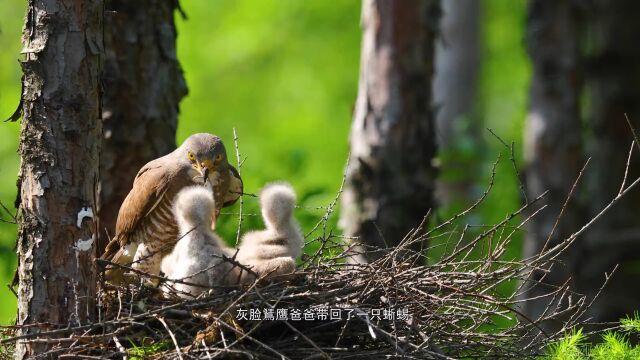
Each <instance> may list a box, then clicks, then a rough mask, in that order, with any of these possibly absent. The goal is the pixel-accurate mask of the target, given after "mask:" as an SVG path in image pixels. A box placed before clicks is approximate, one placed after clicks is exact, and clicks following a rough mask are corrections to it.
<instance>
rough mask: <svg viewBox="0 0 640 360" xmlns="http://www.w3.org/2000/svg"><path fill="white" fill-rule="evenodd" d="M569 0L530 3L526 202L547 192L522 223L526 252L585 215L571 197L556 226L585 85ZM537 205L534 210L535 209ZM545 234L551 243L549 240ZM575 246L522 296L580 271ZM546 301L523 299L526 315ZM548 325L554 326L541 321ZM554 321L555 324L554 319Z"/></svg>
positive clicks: (577, 156)
mask: <svg viewBox="0 0 640 360" xmlns="http://www.w3.org/2000/svg"><path fill="white" fill-rule="evenodd" d="M573 4H574V1H572V0H558V1H546V0H534V1H531V2H530V3H529V8H528V21H527V47H528V51H529V56H530V57H531V62H532V65H533V77H532V80H531V88H530V93H529V101H530V103H529V113H528V116H527V119H526V124H525V132H524V158H525V162H526V170H525V183H526V192H527V197H528V198H529V199H532V198H535V197H537V196H538V195H540V194H542V193H543V192H544V191H547V190H548V191H549V194H548V195H547V197H546V199H545V204H546V205H547V208H546V209H545V210H544V211H542V212H540V213H539V214H538V215H537V216H535V217H533V218H532V220H531V221H529V223H528V224H527V232H526V235H525V243H524V256H525V258H526V257H530V256H534V255H536V254H538V253H539V252H540V251H541V250H542V249H543V247H544V246H545V244H546V248H550V247H553V246H554V245H557V244H558V243H559V242H561V241H562V240H563V239H565V238H567V237H568V236H569V235H571V234H572V233H573V232H574V231H576V230H577V229H578V227H579V225H581V222H582V221H583V219H582V218H581V216H580V215H581V212H580V211H579V208H578V205H577V202H578V201H577V199H576V198H575V197H574V198H573V199H572V200H571V202H569V203H568V206H567V207H566V208H565V210H564V213H563V215H562V218H561V220H560V222H559V223H558V226H557V228H556V229H555V231H554V232H553V235H552V236H551V238H549V234H550V233H551V231H552V229H553V227H554V224H555V223H556V219H557V217H558V215H559V214H560V211H561V209H562V207H563V204H564V203H565V200H566V198H567V196H568V194H569V192H570V191H571V188H572V186H573V184H574V182H575V180H576V178H577V176H578V174H579V172H580V169H581V167H582V165H583V157H582V141H581V125H580V107H579V99H580V92H581V87H582V76H581V69H580V59H581V58H580V53H581V48H580V37H581V28H580V18H579V12H578V11H577V10H578V9H577V8H576V7H575V6H574V5H573ZM540 206H541V205H539V206H535V208H534V209H532V210H531V211H530V213H532V212H533V211H535V210H537V209H539V208H540ZM547 239H549V243H547ZM579 245H580V243H579V242H578V243H577V244H575V245H574V247H572V248H571V249H570V251H567V252H565V253H564V254H563V256H562V257H561V259H560V260H561V262H562V263H561V264H557V265H555V266H554V267H553V271H552V272H550V273H549V274H548V275H547V276H545V277H544V279H543V275H544V273H543V272H542V271H539V272H535V273H534V275H533V277H534V279H532V280H534V281H541V280H542V279H543V280H542V282H544V283H545V284H549V285H551V286H543V285H538V286H533V285H534V284H533V283H532V284H529V285H530V286H533V287H532V288H530V290H529V291H527V292H526V293H525V294H524V297H526V298H532V297H536V296H542V295H543V294H547V293H549V292H551V291H553V289H555V287H557V286H561V285H563V284H564V283H565V282H566V281H567V280H569V279H575V276H579V274H578V272H579V268H578V265H579V263H578V261H579V258H578V257H577V256H576V254H577V249H576V247H578V246H579ZM549 300H550V299H549V298H546V297H545V298H541V299H538V300H536V301H527V302H525V303H524V309H523V310H524V312H525V313H526V314H528V315H529V316H530V317H531V318H534V319H535V318H538V316H540V315H541V314H542V313H543V312H544V311H545V308H546V306H547V305H548V303H549ZM544 325H545V326H548V327H552V326H554V325H553V324H544ZM558 325H559V324H558Z"/></svg>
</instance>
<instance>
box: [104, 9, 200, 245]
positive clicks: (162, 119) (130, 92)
mask: <svg viewBox="0 0 640 360" xmlns="http://www.w3.org/2000/svg"><path fill="white" fill-rule="evenodd" d="M105 7H106V11H107V14H106V15H105V52H106V60H105V72H104V78H103V79H104V87H105V90H104V98H103V106H104V107H103V117H104V139H103V143H102V152H101V154H100V203H99V212H98V213H99V215H100V228H101V231H100V234H99V240H100V241H99V242H98V251H99V252H102V251H103V250H104V247H105V246H106V244H107V236H106V235H107V233H108V234H110V235H113V233H114V229H115V222H116V218H117V216H118V210H119V208H120V204H121V203H122V201H123V200H124V198H125V196H126V195H127V194H128V193H129V190H131V185H132V181H133V178H134V177H135V175H136V173H137V172H138V170H139V169H140V168H141V167H142V165H144V164H146V163H147V162H148V161H150V160H152V159H155V158H157V157H159V156H162V155H165V154H167V153H169V152H171V151H173V150H174V149H175V147H176V139H175V137H176V127H177V118H178V104H179V103H180V100H181V99H182V98H183V97H184V96H185V95H186V94H187V87H186V83H185V81H184V77H183V76H182V69H181V68H180V64H179V63H178V59H177V57H176V36H177V32H176V28H175V25H174V14H175V10H176V9H177V8H178V2H177V1H162V0H140V1H127V0H107V1H106V6H105ZM105 230H106V231H105Z"/></svg>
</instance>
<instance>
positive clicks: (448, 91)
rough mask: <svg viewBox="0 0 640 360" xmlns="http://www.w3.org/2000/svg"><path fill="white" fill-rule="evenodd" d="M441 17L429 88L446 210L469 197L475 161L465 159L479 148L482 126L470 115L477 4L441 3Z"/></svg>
mask: <svg viewBox="0 0 640 360" xmlns="http://www.w3.org/2000/svg"><path fill="white" fill-rule="evenodd" d="M442 14H443V15H442V24H441V26H440V29H441V36H440V40H439V41H437V42H436V50H435V51H436V62H435V66H436V72H435V78H434V86H433V98H434V103H435V104H436V108H437V112H436V114H437V115H436V129H437V131H436V134H437V135H436V142H437V144H438V152H439V153H440V155H439V158H440V159H442V160H443V161H442V168H441V169H440V170H441V178H440V179H439V180H438V182H437V191H436V198H437V200H438V203H441V204H444V205H446V206H454V207H458V206H465V207H466V203H468V202H469V199H471V198H472V197H473V195H474V190H475V189H474V180H475V175H476V174H477V173H478V170H479V166H478V163H479V162H478V159H479V158H478V157H472V156H468V154H469V153H470V152H472V151H473V152H475V151H477V149H478V147H479V146H480V145H479V143H480V141H479V138H480V136H479V129H480V128H481V124H480V121H479V120H480V119H478V118H477V116H475V115H474V108H475V104H476V99H477V97H476V93H477V85H478V73H479V64H480V43H481V42H480V2H479V1H477V0H456V1H445V2H443V3H442ZM474 170H476V171H474Z"/></svg>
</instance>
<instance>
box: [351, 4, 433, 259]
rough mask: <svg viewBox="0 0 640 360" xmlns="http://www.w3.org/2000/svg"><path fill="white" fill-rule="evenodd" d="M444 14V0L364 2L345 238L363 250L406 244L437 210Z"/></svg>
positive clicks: (374, 255)
mask: <svg viewBox="0 0 640 360" xmlns="http://www.w3.org/2000/svg"><path fill="white" fill-rule="evenodd" d="M439 15H440V8H439V1H436V0H429V1H426V0H424V1H423V0H413V1H393V0H367V1H364V2H363V8H362V22H363V39H362V54H361V64H360V83H359V88H358V99H357V102H356V108H355V113H354V120H353V125H352V129H351V137H350V142H351V155H350V162H349V166H348V168H347V173H346V176H347V178H346V184H345V189H344V194H343V199H342V217H341V224H342V227H343V229H344V231H345V234H346V235H347V236H350V237H357V238H358V239H359V240H357V243H358V244H360V245H362V244H364V245H370V246H374V247H377V248H385V247H390V246H393V245H395V244H398V243H399V242H400V241H401V240H402V239H403V238H404V236H405V235H406V234H407V233H408V232H409V231H410V230H411V229H413V228H416V227H417V226H418V225H419V224H420V222H421V221H422V219H423V217H424V216H425V215H426V214H427V212H428V211H429V209H431V208H432V206H433V190H434V178H435V173H436V171H435V169H434V167H433V166H432V159H433V157H434V154H435V151H436V146H435V141H434V119H433V111H432V108H431V82H432V77H433V74H432V73H433V57H434V55H433V47H434V37H435V35H436V30H437V26H438V19H439ZM377 256H379V254H375V253H373V252H369V253H368V256H367V257H368V258H369V259H373V258H376V257H377ZM353 260H354V261H358V262H364V261H366V260H367V259H366V258H365V257H363V256H357V257H354V258H353Z"/></svg>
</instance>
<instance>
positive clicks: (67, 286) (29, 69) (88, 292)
mask: <svg viewBox="0 0 640 360" xmlns="http://www.w3.org/2000/svg"><path fill="white" fill-rule="evenodd" d="M27 11H28V12H27V17H26V24H25V27H24V32H23V44H24V48H23V53H24V54H25V56H26V59H25V60H24V61H23V62H22V68H23V72H24V78H23V93H22V111H23V120H22V128H21V134H20V147H19V153H20V156H21V164H20V173H19V177H18V187H19V197H20V199H19V200H20V205H19V211H20V216H19V219H20V230H19V233H18V240H17V248H18V257H19V266H18V275H19V288H18V320H17V323H18V325H20V326H25V325H30V324H52V326H56V325H60V326H65V325H67V324H78V323H84V322H86V321H87V319H89V318H91V317H92V315H93V309H94V304H93V302H94V299H95V267H94V264H93V258H94V257H95V255H96V252H95V250H96V248H95V241H94V240H95V236H96V223H95V221H94V220H95V219H93V216H92V212H93V209H95V208H96V207H95V205H96V190H97V181H98V156H99V148H100V135H101V133H102V123H101V120H100V108H99V104H100V92H99V77H100V55H101V53H102V51H103V46H102V18H103V4H102V2H101V1H99V0H85V1H80V0H38V1H30V2H29V5H28V10H27ZM34 331H38V327H20V328H19V333H20V334H25V333H30V332H34ZM52 345H54V344H44V343H33V342H31V343H19V344H18V346H17V349H16V354H15V358H16V359H23V358H27V357H30V356H33V355H35V354H38V353H42V352H43V351H45V350H46V349H48V348H50V347H51V346H52Z"/></svg>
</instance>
